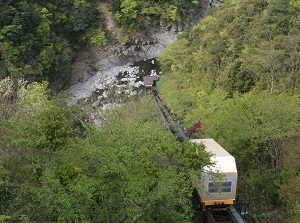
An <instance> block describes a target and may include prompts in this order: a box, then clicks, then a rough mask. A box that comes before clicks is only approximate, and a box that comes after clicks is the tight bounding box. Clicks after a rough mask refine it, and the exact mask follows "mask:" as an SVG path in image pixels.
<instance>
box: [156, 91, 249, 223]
mask: <svg viewBox="0 0 300 223" xmlns="http://www.w3.org/2000/svg"><path fill="white" fill-rule="evenodd" d="M152 95H153V97H154V99H155V102H156V105H157V107H158V110H159V113H160V115H161V117H162V119H163V122H164V126H165V128H166V129H167V130H168V131H170V132H171V133H172V134H173V135H174V137H175V138H176V140H178V141H180V142H184V141H186V140H189V139H190V137H189V134H188V133H187V132H186V131H185V129H184V128H183V127H182V126H181V125H180V124H179V121H178V120H176V118H174V116H173V115H171V113H170V111H169V109H168V108H167V106H166V105H165V104H164V103H163V101H162V100H161V98H160V97H159V94H158V93H157V92H156V91H153V92H152ZM198 202H199V203H198V204H200V203H201V201H200V200H198ZM198 212H199V213H198V215H199V216H200V215H201V216H202V215H203V214H204V215H205V216H204V218H199V219H198V220H197V222H205V223H244V221H243V220H242V218H241V217H240V215H239V214H238V213H237V211H236V210H235V208H234V207H233V206H231V207H230V208H218V207H216V208H210V209H207V210H205V211H204V212H202V211H201V210H198ZM200 212H201V213H200Z"/></svg>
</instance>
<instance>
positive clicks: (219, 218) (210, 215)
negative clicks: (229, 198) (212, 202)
mask: <svg viewBox="0 0 300 223" xmlns="http://www.w3.org/2000/svg"><path fill="white" fill-rule="evenodd" d="M206 215H207V222H209V223H217V222H222V223H241V222H244V221H243V220H242V218H241V217H240V216H239V214H238V213H237V212H236V210H235V209H234V207H233V206H232V207H230V208H229V209H222V208H210V209H208V210H207V213H206Z"/></svg>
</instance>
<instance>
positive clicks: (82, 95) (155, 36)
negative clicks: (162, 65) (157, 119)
mask: <svg viewBox="0 0 300 223" xmlns="http://www.w3.org/2000/svg"><path fill="white" fill-rule="evenodd" d="M104 7H105V6H104ZM209 7H210V4H209V1H201V2H199V6H198V11H197V12H196V13H197V14H196V15H195V16H194V20H193V21H192V24H191V25H195V24H197V23H198V22H199V21H200V19H201V18H203V17H204V15H205V13H206V11H207V10H208V9H209ZM106 23H107V24H106V26H107V29H108V30H109V31H111V33H112V34H113V35H120V33H118V32H117V31H116V29H117V27H115V24H114V22H113V18H112V17H111V15H109V14H107V15H106ZM182 31H183V26H182V25H181V24H176V25H174V26H173V27H156V28H152V29H151V30H149V31H148V32H147V33H148V34H147V35H146V36H141V37H136V38H132V39H131V41H130V42H127V43H120V42H115V43H111V44H109V45H107V46H105V47H89V48H87V49H86V50H85V51H83V52H82V53H80V54H79V55H78V57H77V58H76V60H75V62H74V63H73V66H72V80H71V86H70V88H69V91H70V92H71V93H72V95H73V97H72V98H71V100H70V103H76V101H77V100H78V99H84V100H90V98H91V96H92V95H93V94H94V93H95V92H98V94H96V95H98V96H97V97H95V98H93V103H94V104H95V105H99V104H100V102H101V100H102V99H103V97H105V95H107V92H106V90H107V91H108V90H109V89H112V86H116V85H119V84H120V80H118V75H120V73H121V74H122V73H123V74H126V75H127V76H126V77H127V78H132V79H131V80H132V81H133V80H134V78H136V75H137V74H138V72H139V67H132V65H133V64H134V63H135V62H137V61H143V60H149V59H152V58H156V57H157V56H158V55H159V54H160V53H161V52H162V51H163V50H164V49H165V48H166V47H167V46H169V45H170V44H172V43H174V42H175V41H176V39H177V37H178V35H180V33H181V32H182ZM124 77H125V76H124ZM132 81H131V82H130V84H128V83H127V86H129V85H130V86H134V85H138V84H142V83H139V82H134V81H133V82H132ZM117 91H121V90H120V89H119V90H117ZM127 93H128V94H131V92H127Z"/></svg>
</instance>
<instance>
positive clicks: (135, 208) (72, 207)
mask: <svg viewBox="0 0 300 223" xmlns="http://www.w3.org/2000/svg"><path fill="white" fill-rule="evenodd" d="M102 3H105V4H108V6H109V7H108V9H111V10H112V12H113V16H115V18H116V21H117V23H118V24H119V28H120V30H121V31H122V33H121V34H124V35H125V34H126V35H128V36H130V35H132V36H134V35H135V33H136V32H146V31H147V28H148V27H150V26H151V25H153V24H154V25H157V24H158V25H163V26H166V28H168V27H169V26H170V25H172V24H173V23H174V22H182V23H183V22H185V16H187V15H188V14H189V13H188V12H189V9H191V8H192V7H194V6H195V4H196V3H197V1H196V2H195V1H177V0H176V1H174V0H171V1H167V0H165V1H134V0H120V1H118V0H116V1H112V2H110V1H92V0H70V1H65V0H63V1H52V0H49V1H39V0H33V1H25V0H23V1H22V0H17V1H0V222H6V223H19V222H23V223H27V222H86V223H87V222H120V223H121V222H145V223H146V222H147V223H148V222H192V221H193V217H194V215H193V209H192V205H191V195H192V191H193V186H192V180H191V178H190V176H191V173H194V172H195V174H200V171H199V170H200V169H201V167H202V166H203V165H206V164H209V158H208V157H209V156H208V154H206V153H205V152H204V150H203V148H202V147H201V146H197V145H192V144H188V143H187V144H184V145H182V144H180V143H178V142H177V141H175V140H174V137H173V136H172V135H171V134H170V133H168V132H166V131H165V130H164V128H163V126H162V125H161V123H160V119H159V116H158V113H157V110H156V107H155V105H154V101H153V100H151V99H150V98H143V99H139V100H135V99H128V98H127V99H126V104H125V105H123V106H116V107H115V108H114V109H113V110H107V111H105V112H104V111H101V113H100V112H99V110H96V109H95V108H91V107H90V106H89V104H88V103H86V102H84V101H81V102H78V104H75V105H72V106H71V105H67V104H68V103H67V102H68V100H69V99H70V97H71V96H70V95H69V94H67V93H65V92H57V90H61V89H62V88H63V86H64V85H66V84H68V81H69V79H70V66H71V64H72V61H73V59H74V58H75V57H76V56H77V53H78V52H80V50H81V49H82V48H84V47H86V46H92V45H97V46H100V47H101V46H102V45H105V44H112V43H114V41H116V39H115V38H114V36H112V33H110V32H109V31H108V30H106V29H105V26H104V24H103V22H102V21H103V19H104V18H103V17H102V16H103V14H102V11H101V10H102V9H107V8H105V7H100V6H103V5H101V4H102ZM99 5H100V6H99ZM105 6H106V5H105ZM125 37H126V36H125ZM49 85H50V86H51V87H52V88H50V87H49ZM53 88H55V90H56V92H55V93H56V94H55V96H54V95H53V91H52V90H53ZM119 97H120V96H118V101H119V99H120V98H119ZM108 101H109V100H108ZM110 101H112V100H110ZM115 101H116V100H115ZM95 119H96V120H97V127H96V125H95V123H94V122H93V120H95ZM195 151H198V153H195ZM193 175H194V174H193Z"/></svg>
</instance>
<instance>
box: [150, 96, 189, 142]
mask: <svg viewBox="0 0 300 223" xmlns="http://www.w3.org/2000/svg"><path fill="white" fill-rule="evenodd" d="M153 96H154V99H155V101H156V104H157V106H158V108H159V111H160V114H161V116H162V118H163V119H164V126H165V128H166V129H167V130H169V131H170V132H171V133H172V134H173V135H174V137H175V138H176V140H178V141H180V142H184V141H185V140H188V139H189V135H188V133H187V132H186V131H185V129H184V128H183V127H182V126H181V125H180V124H179V123H178V122H179V121H178V120H176V119H175V118H174V116H172V115H171V114H170V112H169V109H168V108H167V107H166V106H165V104H164V103H163V102H162V100H161V98H160V97H159V95H158V94H157V92H153Z"/></svg>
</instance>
